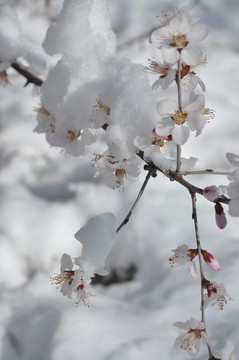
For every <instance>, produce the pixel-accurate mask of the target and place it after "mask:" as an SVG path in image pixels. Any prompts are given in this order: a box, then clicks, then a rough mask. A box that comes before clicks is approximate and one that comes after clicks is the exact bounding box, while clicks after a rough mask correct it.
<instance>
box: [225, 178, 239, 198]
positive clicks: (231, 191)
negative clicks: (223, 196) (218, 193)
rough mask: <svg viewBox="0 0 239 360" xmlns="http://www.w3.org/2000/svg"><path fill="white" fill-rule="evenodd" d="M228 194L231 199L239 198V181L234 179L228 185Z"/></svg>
mask: <svg viewBox="0 0 239 360" xmlns="http://www.w3.org/2000/svg"><path fill="white" fill-rule="evenodd" d="M227 191H228V195H229V196H230V198H231V199H239V181H233V182H231V183H230V184H229V185H228V188H227Z"/></svg>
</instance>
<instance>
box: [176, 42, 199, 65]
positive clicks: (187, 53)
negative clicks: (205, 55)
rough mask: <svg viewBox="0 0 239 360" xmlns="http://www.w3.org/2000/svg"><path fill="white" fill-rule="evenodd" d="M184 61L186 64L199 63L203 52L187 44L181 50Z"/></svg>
mask: <svg viewBox="0 0 239 360" xmlns="http://www.w3.org/2000/svg"><path fill="white" fill-rule="evenodd" d="M181 56H182V61H183V62H184V63H185V64H186V65H197V64H199V63H200V60H201V58H202V53H201V51H200V50H199V49H197V48H195V47H192V46H187V47H186V48H184V49H183V50H182V52H181Z"/></svg>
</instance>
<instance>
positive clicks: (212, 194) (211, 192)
mask: <svg viewBox="0 0 239 360" xmlns="http://www.w3.org/2000/svg"><path fill="white" fill-rule="evenodd" d="M218 195H219V193H218V189H217V187H216V186H215V185H212V186H207V187H205V189H204V190H203V196H204V197H205V198H206V199H207V200H209V201H215V200H216V199H217V198H218Z"/></svg>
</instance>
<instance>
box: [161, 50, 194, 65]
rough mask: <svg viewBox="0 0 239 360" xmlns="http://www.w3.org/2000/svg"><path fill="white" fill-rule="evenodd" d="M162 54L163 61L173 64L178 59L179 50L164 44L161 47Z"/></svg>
mask: <svg viewBox="0 0 239 360" xmlns="http://www.w3.org/2000/svg"><path fill="white" fill-rule="evenodd" d="M162 56H163V59H164V61H165V62H167V63H168V64H170V65H173V64H175V63H176V61H178V59H179V51H178V50H177V49H175V48H174V47H172V46H164V47H163V48H162ZM195 65H196V64H195Z"/></svg>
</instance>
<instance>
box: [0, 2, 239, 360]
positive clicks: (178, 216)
mask: <svg viewBox="0 0 239 360" xmlns="http://www.w3.org/2000/svg"><path fill="white" fill-rule="evenodd" d="M25 3H26V4H27V5H28V6H26V7H22V8H21V6H19V7H17V9H16V11H17V12H18V11H19V13H20V17H21V18H22V19H25V20H27V21H25V23H26V24H28V29H29V34H26V35H30V29H31V31H32V32H33V30H34V31H38V37H39V38H41V41H42V40H43V39H44V36H45V32H46V30H47V27H46V22H45V18H44V17H43V15H42V14H43V13H42V14H39V15H38V18H37V20H38V21H40V22H41V23H42V27H39V28H37V30H36V27H35V20H36V18H34V17H32V16H30V15H29V7H30V5H31V3H32V2H27V1H26V2H25ZM42 3H43V2H41V4H42ZM71 3H72V7H78V6H79V7H80V6H82V8H81V11H82V13H84V11H89V6H88V4H89V2H87V1H86V2H84V3H85V6H83V5H82V4H83V2H79V1H75V2H73V1H71ZM0 4H1V6H2V4H3V2H0ZM39 4H40V2H39ZM80 4H81V5H80ZM123 4H124V2H121V5H120V6H122V7H123ZM152 4H153V9H154V11H153V12H152V14H150V19H152V18H153V16H154V17H155V15H157V14H159V13H160V11H161V10H162V9H159V8H158V1H156V2H154V1H153V2H152ZM150 5H151V3H150ZM111 6H114V9H115V13H116V14H117V11H116V10H117V8H118V7H119V3H116V2H115V4H114V2H113V1H112V3H111ZM125 6H126V9H128V6H129V12H128V13H127V12H126V11H123V12H121V15H120V17H117V19H115V22H117V24H118V27H119V28H120V26H121V25H122V24H123V23H124V19H126V20H127V16H126V15H127V14H129V15H131V17H132V18H133V25H132V26H131V27H129V28H128V31H127V33H129V32H131V33H134V32H135V31H136V30H135V29H141V26H142V24H143V23H144V24H145V21H146V17H145V10H146V9H147V7H148V6H149V2H148V1H143V0H141V1H138V0H137V1H132V2H130V5H129V4H128V2H127V4H126V5H125ZM208 6H211V8H209V9H210V11H207V12H206V13H205V12H204V9H203V7H202V8H200V7H198V8H200V11H201V12H200V11H199V12H200V14H198V12H197V11H196V10H198V8H196V9H195V13H194V15H195V16H200V17H201V21H202V22H204V23H206V24H208V25H209V26H210V33H211V35H210V37H209V39H208V41H207V43H206V44H207V45H206V47H207V49H206V52H207V54H208V65H207V66H206V68H205V70H202V72H203V74H202V78H203V80H204V81H205V84H206V86H207V102H208V105H209V106H210V107H213V108H214V109H215V110H216V115H217V116H216V119H215V120H214V121H211V123H210V124H209V126H208V128H207V131H205V134H204V135H202V136H201V137H199V138H197V140H196V141H195V139H194V138H192V139H191V140H190V141H189V143H187V144H186V146H185V150H184V152H183V154H184V155H188V156H187V157H190V156H191V155H192V156H193V157H197V158H199V159H200V163H199V165H198V167H200V168H210V167H214V168H216V169H226V168H227V167H228V163H227V161H226V159H225V152H226V151H230V152H232V153H238V133H239V126H238V118H237V114H238V110H239V109H238V98H237V94H238V83H239V75H238V61H239V56H238V52H237V46H236V42H234V39H235V41H236V39H237V37H236V34H237V29H238V28H237V27H238V21H237V17H236V16H235V13H236V11H234V12H232V10H230V9H234V10H235V9H237V7H238V4H237V1H235V2H233V1H230V6H228V3H227V4H225V3H224V2H223V1H214V2H211V3H210V5H208ZM39 7H40V5H39ZM99 8H100V9H101V10H100V9H99ZM94 9H95V12H92V13H91V16H92V19H93V17H94V18H96V17H97V16H98V11H99V14H100V13H101V14H102V13H103V14H104V11H106V12H107V10H106V7H105V2H100V1H98V2H97V1H95V2H94ZM96 9H98V10H97V11H96ZM141 9H142V10H143V11H142V14H141V15H140V10H141ZM4 11H5V10H4ZM6 11H11V17H9V19H10V20H9V22H8V24H7V25H6V22H5V25H6V27H5V28H4V29H3V28H2V24H4V23H3V22H2V18H1V21H0V29H1V31H0V33H1V36H4V39H8V41H10V42H9V44H8V42H6V44H7V45H6V47H5V50H4V51H6V52H4V54H6V53H7V52H8V55H9V54H12V55H11V56H12V57H15V56H22V52H21V51H22V50H21V49H20V48H19V47H18V43H17V41H16V39H17V38H18V35H17V34H18V31H19V27H20V29H21V28H23V30H24V22H23V23H22V26H20V25H19V27H18V24H19V22H18V20H16V16H17V15H16V13H15V12H14V10H6ZM72 12H74V11H73V9H72ZM13 13H14V15H12V14H13ZM5 14H6V13H5ZM135 14H138V15H137V17H136V16H135ZM71 15H72V16H74V14H71ZM123 15H125V17H124V16H123ZM107 16H108V15H107ZM129 17H130V16H129ZM150 19H148V21H152V20H150ZM15 20H16V21H15ZM77 20H79V19H78V18H77ZM116 20H117V21H116ZM126 20H125V23H127V21H128V20H127V21H126ZM84 21H85V22H87V23H88V25H89V23H90V24H93V23H94V24H95V27H94V30H93V29H92V32H93V31H95V32H97V34H98V35H97V37H96V38H97V41H98V44H101V46H103V45H102V44H104V46H105V47H106V48H107V49H108V50H107V51H108V62H107V63H106V64H105V65H104V66H106V68H108V69H109V76H110V79H112V78H113V79H114V85H115V88H117V87H120V88H121V89H122V94H123V97H122V98H120V99H118V100H119V101H116V100H115V102H114V106H112V113H113V114H114V116H115V117H117V116H118V114H119V113H120V111H122V108H123V109H124V113H125V115H126V118H125V119H127V120H125V119H124V118H122V120H121V123H120V125H119V127H120V129H117V128H116V127H114V126H113V127H111V130H110V131H112V137H113V136H114V137H115V140H117V131H121V130H122V132H123V130H124V121H128V119H130V114H131V111H133V110H132V109H131V107H130V103H131V102H132V104H135V105H134V111H135V109H136V104H137V105H138V106H139V111H138V114H139V117H140V116H147V121H145V123H144V124H145V125H144V126H145V128H144V129H143V130H142V131H143V132H145V131H147V129H148V128H149V127H150V128H151V124H153V123H154V121H155V122H156V121H157V113H156V112H155V108H154V107H153V103H155V100H154V97H155V98H157V100H158V99H159V97H160V96H162V98H164V97H165V94H164V93H163V94H161V93H160V92H158V93H157V94H155V93H152V92H151V90H150V86H149V85H148V84H147V85H145V86H144V91H142V92H140V91H139V90H138V89H139V88H141V86H143V83H146V79H147V75H146V74H145V72H144V71H143V67H142V65H138V66H136V67H135V66H133V65H132V63H130V62H129V61H127V60H119V65H118V66H117V67H116V68H113V65H112V62H111V58H112V57H113V56H114V55H113V54H114V47H115V44H114V41H115V40H114V35H113V33H112V32H111V31H110V30H109V29H108V25H107V24H109V22H108V23H107V22H106V25H105V24H102V23H101V21H100V19H99V20H98V21H99V22H97V26H96V20H86V19H85V20H84ZM108 21H109V18H108ZM218 24H220V26H219V25H218ZM222 24H223V25H222ZM88 25H87V26H88ZM51 26H52V27H51V28H50V29H49V33H48V35H47V38H48V40H46V41H45V42H44V47H45V49H46V50H47V51H48V52H49V51H51V50H50V49H48V45H50V43H49V44H48V45H47V41H49V42H50V32H51V31H52V32H53V31H55V28H54V29H53V25H51ZM54 26H58V25H54ZM91 26H92V25H89V27H91ZM150 26H151V23H150V22H149V23H148V27H150ZM5 29H9V32H7V33H6V32H5ZM51 29H52V30H51ZM87 29H89V28H87ZM2 30H3V31H2ZM14 31H16V38H15V35H14V36H13V37H14V39H13V38H10V37H11V36H12V34H13V32H14ZM69 31H70V30H69ZM75 31H76V33H75V36H77V30H75ZM86 32H87V31H86ZM139 33H141V31H139ZM20 34H21V32H20ZM110 34H111V35H110ZM56 35H57V34H56ZM85 35H86V34H85ZM229 35H230V37H229ZM79 36H80V35H79ZM0 39H1V40H0V54H3V52H2V49H3V44H4V41H5V40H4V41H3V40H2V39H3V38H0ZM59 41H61V40H59ZM62 41H63V40H62ZM82 41H83V42H84V39H83V40H82ZM10 43H11V44H13V43H14V44H15V45H16V47H14V49H13V48H12V47H11V46H10ZM107 44H108V45H107ZM110 44H111V45H110ZM40 45H41V44H40V42H39V44H36V46H37V47H39V48H40ZM88 45H89V44H88ZM4 46H5V45H4ZM58 46H59V43H56V44H55V47H54V54H59V52H58V51H59V50H58ZM79 46H81V44H80V45H79ZM82 46H83V45H82ZM90 46H91V44H90ZM93 46H94V47H95V48H97V43H94V45H93V44H92V47H93ZM101 46H99V47H101ZM65 47H66V53H64V54H63V53H61V54H60V56H61V59H60V60H58V63H57V65H56V66H55V67H54V68H53V69H52V70H51V71H50V72H49V75H48V78H47V80H46V82H45V83H44V85H43V88H42V95H41V102H42V103H44V105H45V106H46V108H47V109H48V111H50V112H52V113H54V114H55V113H56V114H62V117H63V116H65V114H70V119H71V120H69V121H72V123H73V124H74V125H75V123H74V120H73V119H74V118H75V117H76V114H78V112H79V111H80V109H82V106H81V104H82V103H83V104H85V107H84V109H89V108H90V107H91V106H93V105H94V100H95V95H96V96H98V95H99V91H103V93H102V94H103V95H102V99H103V100H104V99H105V101H106V100H107V99H109V98H110V99H111V98H113V99H114V96H115V93H116V92H115V93H114V92H112V93H109V91H108V92H107V81H106V80H105V79H103V80H102V77H101V75H102V74H103V73H104V71H105V67H104V66H102V64H101V63H100V64H97V67H95V66H96V61H95V59H87V55H85V58H83V60H84V61H83V62H82V64H84V66H85V67H87V66H89V69H90V70H89V69H88V71H86V69H85V70H84V69H83V70H82V67H79V63H78V66H76V64H75V67H73V68H72V72H69V71H68V68H69V66H68V65H69V63H68V62H70V63H71V64H73V63H74V61H72V58H71V56H70V53H71V51H72V56H73V55H74V56H75V55H76V58H77V56H81V54H80V53H79V52H78V48H77V49H75V50H74V49H73V48H72V49H71V47H70V44H67V43H66V44H65ZM28 50H29V51H30V49H29V48H28ZM52 51H53V47H52ZM97 51H98V53H97V54H98V55H97V56H98V58H100V56H102V59H103V52H101V51H100V50H97ZM124 55H125V56H126V57H129V58H134V60H135V62H138V63H142V64H144V65H146V64H147V59H148V57H153V56H155V57H157V56H158V53H155V50H153V49H152V48H150V47H149V45H148V43H147V42H145V44H143V45H136V46H135V47H133V49H132V48H131V49H128V50H127V49H126V50H125V51H124ZM1 56H3V55H1ZM82 56H83V57H84V54H83V55H82ZM37 58H38V59H39V57H38V56H37ZM1 59H2V60H4V58H3V57H2V58H1ZM5 59H7V57H6V58H5ZM42 59H43V60H44V61H46V62H47V61H48V58H47V57H42ZM218 59H222V61H218ZM4 61H5V60H4ZM29 61H30V60H29ZM44 61H43V62H44ZM87 61H89V62H87ZM102 62H103V60H102ZM122 64H123V65H122ZM92 69H96V70H95V72H93V73H92ZM75 74H76V76H75ZM232 74H233V76H232ZM123 75H124V76H123ZM124 78H125V79H129V80H130V81H132V82H134V84H136V85H137V86H135V92H131V95H130V94H129V93H127V92H126V93H125V94H124V91H126V85H125V83H124ZM79 79H82V83H81V86H79V82H78V81H79ZM87 79H91V82H90V83H89V84H87V81H88V80H87ZM9 80H10V81H11V85H10V86H9V87H7V88H1V89H0V96H1V99H2V101H1V107H0V117H1V135H0V136H1V141H0V148H1V155H0V156H1V157H0V164H1V179H0V187H1V192H0V196H1V210H2V211H1V220H0V228H1V242H0V253H1V255H2V256H1V262H0V270H1V271H0V274H1V275H0V291H1V307H0V314H1V324H0V338H1V352H2V354H1V359H2V360H9V359H11V360H18V359H24V360H31V359H36V360H38V359H39V360H41V359H51V360H55V359H57V360H61V359H66V358H67V359H69V360H74V359H75V358H78V357H81V358H82V359H84V360H96V359H97V360H106V359H107V360H108V359H109V360H123V359H124V360H125V359H130V360H136V359H137V360H141V359H142V360H143V359H145V358H146V357H147V358H150V359H152V360H154V359H155V360H156V359H158V358H159V357H160V354H163V355H164V360H171V359H173V358H177V359H179V360H180V359H182V360H185V359H186V357H187V355H186V354H185V353H184V352H179V351H178V350H175V349H173V343H174V340H175V333H174V332H173V330H172V328H171V324H172V323H174V322H177V321H186V320H187V319H188V318H190V317H191V316H193V317H195V318H199V307H200V304H199V295H197V294H199V291H200V290H199V282H197V280H194V281H192V280H191V279H190V278H189V276H188V273H187V270H186V269H183V268H182V269H181V268H177V270H176V271H175V269H171V268H170V266H169V264H168V258H169V257H170V256H171V255H172V253H171V249H175V248H176V247H177V246H178V245H179V244H180V243H181V244H182V243H186V244H188V245H189V246H191V247H193V246H194V244H195V241H194V237H193V224H192V223H191V203H190V198H189V197H188V196H187V192H185V191H184V190H183V189H182V190H180V187H179V186H178V185H177V184H173V183H170V182H168V181H167V179H164V178H162V177H160V175H159V176H158V177H157V178H156V179H154V180H152V181H151V182H150V183H149V185H148V187H147V189H146V192H145V194H144V196H143V198H142V200H141V202H140V204H139V207H138V208H137V210H136V212H135V213H134V215H133V217H132V219H131V221H130V223H129V224H128V225H127V226H126V227H125V228H124V229H122V230H121V233H120V234H119V236H118V240H117V242H116V243H115V246H114V251H113V253H112V257H111V259H109V266H114V267H115V266H116V267H117V268H124V267H126V266H128V265H130V264H132V263H133V264H135V265H136V266H137V268H138V272H137V275H136V278H135V279H134V280H133V281H131V282H127V283H122V284H114V285H112V286H110V287H103V286H101V285H97V286H96V287H95V288H94V292H95V293H96V294H97V296H95V297H92V300H91V302H92V305H93V306H92V307H90V308H85V307H84V306H79V307H78V308H75V307H74V304H73V303H72V301H70V300H69V299H66V298H65V297H63V296H61V295H60V294H59V291H58V290H56V289H55V288H54V286H52V285H51V284H50V280H49V278H50V277H52V276H53V274H54V273H59V260H60V257H61V255H62V254H63V253H65V252H66V253H69V254H70V255H71V256H73V257H74V256H79V255H80V254H81V246H80V244H79V242H78V241H76V240H75V239H74V233H76V232H77V231H78V229H79V228H80V227H83V226H84V225H85V224H86V223H87V221H88V219H89V218H91V217H92V216H95V215H98V214H102V213H108V212H113V213H114V214H115V215H116V218H117V223H118V224H119V223H120V221H121V220H122V219H123V218H124V217H125V215H126V214H127V212H128V210H129V208H130V206H131V205H132V203H133V201H134V200H135V198H136V195H137V192H138V190H139V188H140V186H141V184H142V182H143V180H144V174H142V176H141V177H140V180H139V181H138V182H137V183H130V182H127V185H125V189H124V191H120V192H119V191H117V190H115V191H113V190H112V189H109V188H108V187H106V185H105V184H104V183H103V182H102V181H101V179H100V178H94V171H93V169H92V166H91V165H92V164H91V159H92V157H93V156H92V150H89V148H86V150H85V151H86V153H87V155H88V157H83V158H78V159H76V158H75V157H69V156H68V157H67V156H64V155H62V154H61V153H60V152H59V150H56V149H54V148H50V147H49V145H48V144H47V143H46V141H45V139H44V137H43V136H41V135H39V134H36V133H33V132H32V130H33V128H34V126H35V125H34V121H35V120H34V118H35V113H34V112H33V108H34V107H39V99H38V98H33V97H32V87H30V86H29V87H27V88H25V89H24V90H23V85H24V83H25V80H24V79H23V78H21V77H20V76H18V75H16V73H15V72H11V71H10V72H9ZM74 80H75V81H74ZM154 80H155V79H152V82H153V81H154ZM109 81H111V80H109ZM70 84H71V85H70ZM102 89H103V90H102ZM117 91H118V90H117ZM173 91H174V90H173ZM83 94H92V97H90V98H89V99H87V97H83V98H82V100H80V101H79V97H81V96H83ZM173 94H174V92H172V93H171V95H170V96H174V95H173ZM129 96H131V98H130V99H128V97H129ZM146 98H147V99H146ZM66 100H67V101H66ZM77 101H79V104H78V102H77ZM145 102H146V104H147V107H149V108H150V109H151V110H150V112H149V113H146V111H145V110H144V109H143V105H142V104H143V103H144V104H145ZM151 104H152V105H151ZM132 106H133V105H132ZM140 106H142V108H140ZM142 114H144V115H142ZM38 116H40V114H38ZM155 116H156V119H154V117H155ZM141 119H142V118H141ZM141 119H140V118H139V121H141ZM225 119H226V121H225ZM103 120H104V119H103ZM103 120H101V119H99V118H96V121H97V122H99V121H103ZM88 121H89V119H87V110H86V112H85V114H84V116H83V118H82V122H83V124H89V122H88ZM117 121H118V119H117ZM40 124H41V125H40ZM121 125H122V126H121ZM45 126H46V124H44V122H41V121H39V125H38V127H39V128H38V130H39V132H41V131H42V132H44V131H45ZM40 127H42V128H40ZM137 131H138V129H137ZM140 135H141V136H143V135H142V134H139V136H140ZM222 144H223V145H222ZM96 146H97V150H96V151H97V152H100V153H103V152H104V150H105V147H104V145H103V144H101V143H97V144H96ZM133 150H134V149H133ZM131 151H132V149H131V148H130V147H129V145H128V144H127V143H125V153H126V154H128V152H131ZM192 181H195V180H194V178H193V179H192ZM222 181H224V178H223V179H216V180H215V178H213V179H211V183H215V182H218V184H220V183H221V182H222ZM209 182H210V180H208V178H206V179H205V178H198V179H197V184H198V186H201V187H204V186H206V185H209ZM198 207H199V210H198V211H199V225H200V235H201V241H202V244H203V246H204V247H205V248H206V249H207V250H208V251H211V252H213V253H214V254H215V256H216V257H217V258H218V259H219V260H220V263H221V271H220V272H219V273H217V274H215V273H212V272H210V270H208V273H207V274H208V276H209V278H210V277H211V278H213V279H215V280H216V281H223V282H224V283H225V284H226V287H227V290H228V292H229V293H230V295H231V296H232V297H233V301H231V302H230V304H228V305H227V306H226V307H225V308H224V310H223V311H222V312H220V311H219V310H217V309H216V308H210V309H208V310H207V312H206V320H207V322H208V335H209V337H210V339H211V341H212V343H213V348H214V349H217V350H220V349H221V348H222V347H225V349H224V351H223V353H222V354H221V355H220V356H221V357H222V359H223V360H226V359H229V354H230V353H231V352H232V350H233V349H232V345H231V343H230V341H229V342H227V340H226V339H229V340H232V341H233V342H234V346H235V350H236V352H237V353H238V351H239V344H238V338H239V330H238V306H239V300H238V297H239V290H238V279H237V276H234V274H237V272H238V266H239V260H238V257H237V256H236V254H237V252H238V219H237V218H231V217H230V218H229V219H228V221H229V223H228V227H227V229H225V230H224V231H221V230H219V229H217V228H216V226H215V224H214V212H213V206H212V204H210V203H209V202H206V201H205V200H204V199H200V200H198ZM206 354H207V352H206V348H205V347H204V346H202V349H201V350H200V353H199V354H198V355H197V359H199V360H202V359H205V358H206V356H207V355H206ZM218 356H219V355H218Z"/></svg>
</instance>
